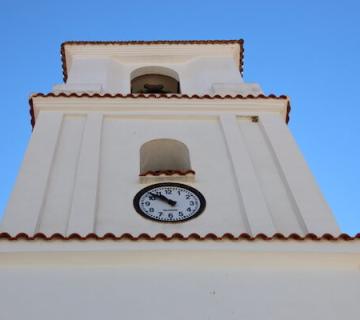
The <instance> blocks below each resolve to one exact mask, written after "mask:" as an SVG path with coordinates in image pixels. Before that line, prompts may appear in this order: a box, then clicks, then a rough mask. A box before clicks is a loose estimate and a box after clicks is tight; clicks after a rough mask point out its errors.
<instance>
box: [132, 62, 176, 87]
mask: <svg viewBox="0 0 360 320" xmlns="http://www.w3.org/2000/svg"><path fill="white" fill-rule="evenodd" d="M130 78H131V93H180V82H179V75H178V74H177V72H176V71H174V70H172V69H170V68H165V67H155V66H148V67H141V68H138V69H135V70H134V71H132V72H131V75H130Z"/></svg>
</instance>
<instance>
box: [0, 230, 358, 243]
mask: <svg viewBox="0 0 360 320" xmlns="http://www.w3.org/2000/svg"><path fill="white" fill-rule="evenodd" d="M0 240H10V241H13V240H26V241H28V240H29V241H31V240H47V241H49V240H131V241H138V240H149V241H154V240H164V241H169V240H181V241H186V240H198V241H204V240H214V241H221V240H233V241H256V240H258V241H272V240H281V241H291V240H295V241H305V240H309V241H354V240H360V233H358V234H357V235H355V236H350V235H348V234H345V233H342V234H340V235H338V236H334V235H331V234H328V233H325V234H323V235H321V236H317V235H315V234H313V233H309V234H307V235H305V236H302V235H299V234H296V233H292V234H290V235H288V236H286V235H283V234H281V233H275V234H274V235H272V236H268V235H265V234H263V233H259V234H257V235H255V236H252V235H250V234H247V233H242V234H239V235H234V234H231V233H225V234H223V235H222V236H217V235H215V234H213V233H209V234H207V235H205V236H201V235H199V234H197V233H192V234H190V235H189V236H184V235H182V234H180V233H174V234H172V235H170V236H167V235H165V234H163V233H158V234H156V235H154V236H151V235H149V234H147V233H142V234H140V235H138V236H134V235H131V234H130V233H124V234H122V235H114V234H113V233H107V234H105V235H103V236H99V235H97V234H95V233H89V234H87V235H86V236H81V235H79V234H77V233H73V234H71V235H69V236H65V235H62V234H59V233H54V234H52V235H49V236H47V235H45V234H43V233H36V234H35V235H28V234H26V233H19V234H17V235H15V236H11V235H9V234H8V233H5V232H4V233H0Z"/></svg>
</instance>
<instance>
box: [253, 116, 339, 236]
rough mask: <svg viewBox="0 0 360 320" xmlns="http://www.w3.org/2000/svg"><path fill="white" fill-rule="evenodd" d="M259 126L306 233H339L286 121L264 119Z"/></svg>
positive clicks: (277, 117)
mask: <svg viewBox="0 0 360 320" xmlns="http://www.w3.org/2000/svg"><path fill="white" fill-rule="evenodd" d="M259 125H260V126H261V128H262V130H263V131H264V133H265V135H266V136H267V138H268V142H269V145H270V147H271V148H272V149H273V153H274V155H275V157H276V159H275V160H276V161H277V162H278V165H279V169H280V170H281V173H282V177H283V180H284V183H285V185H286V187H287V188H288V191H289V196H290V198H291V199H292V202H293V203H294V207H295V209H296V210H295V211H296V212H297V215H298V221H299V222H300V223H301V225H302V229H303V231H304V233H305V234H306V233H309V232H310V233H315V234H322V233H325V232H329V233H332V234H338V233H340V231H339V229H338V227H337V225H336V222H335V219H334V217H333V215H332V213H331V210H330V208H329V207H328V205H327V204H326V202H325V200H324V198H323V196H322V194H321V192H320V189H319V188H318V186H317V184H316V181H315V179H314V177H313V176H312V174H311V171H310V169H309V167H308V166H307V164H306V162H305V160H304V158H303V156H302V154H301V152H300V151H299V148H298V146H297V145H296V142H295V140H294V138H293V137H292V135H291V133H290V131H289V129H288V128H287V126H286V125H285V123H284V122H283V120H282V119H281V118H280V117H279V116H278V115H275V114H267V115H261V116H260V117H259Z"/></svg>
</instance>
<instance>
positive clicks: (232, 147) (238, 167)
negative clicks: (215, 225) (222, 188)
mask: <svg viewBox="0 0 360 320" xmlns="http://www.w3.org/2000/svg"><path fill="white" fill-rule="evenodd" d="M220 122H221V126H222V129H223V132H224V137H225V140H226V145H227V148H228V152H229V155H230V159H231V162H232V166H233V170H234V174H235V180H236V184H237V186H238V193H239V197H240V198H241V202H242V205H243V208H244V215H245V217H244V220H246V221H247V224H248V226H249V232H250V233H251V234H253V235H256V234H258V233H265V234H272V233H275V232H276V230H275V227H274V224H273V221H272V219H271V215H270V212H269V210H268V208H267V205H266V202H265V198H264V195H263V193H262V190H261V187H260V184H259V182H258V179H257V177H256V174H255V169H254V166H253V164H252V162H251V159H250V156H249V153H248V150H247V149H246V145H245V142H244V138H243V136H242V135H241V132H240V130H239V125H238V123H237V121H236V116H235V115H222V116H221V117H220Z"/></svg>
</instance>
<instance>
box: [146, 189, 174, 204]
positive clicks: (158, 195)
mask: <svg viewBox="0 0 360 320" xmlns="http://www.w3.org/2000/svg"><path fill="white" fill-rule="evenodd" d="M149 193H150V194H151V195H152V196H153V197H155V198H159V199H160V200H163V201H165V202H167V203H168V204H169V205H171V206H175V205H176V201H174V200H171V199H169V198H167V197H165V196H164V195H162V194H161V193H159V194H158V193H152V192H149Z"/></svg>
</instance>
